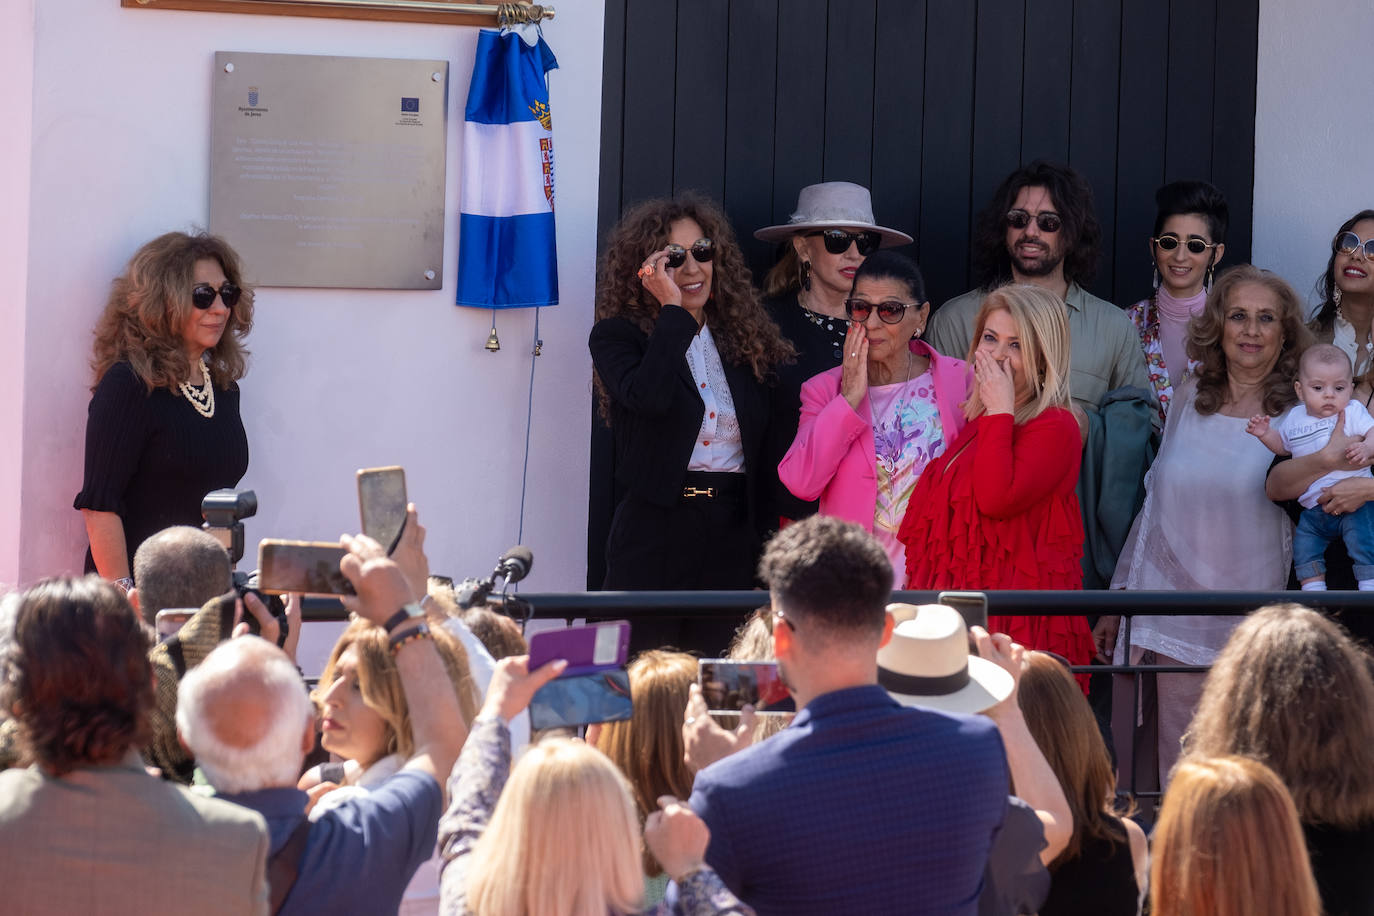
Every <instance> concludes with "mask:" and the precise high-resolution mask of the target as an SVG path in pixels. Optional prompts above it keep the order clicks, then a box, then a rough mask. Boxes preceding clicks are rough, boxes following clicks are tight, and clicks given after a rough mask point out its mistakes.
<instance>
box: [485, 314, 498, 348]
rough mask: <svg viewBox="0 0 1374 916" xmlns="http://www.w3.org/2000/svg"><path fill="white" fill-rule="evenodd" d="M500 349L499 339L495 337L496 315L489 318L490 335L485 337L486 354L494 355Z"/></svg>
mask: <svg viewBox="0 0 1374 916" xmlns="http://www.w3.org/2000/svg"><path fill="white" fill-rule="evenodd" d="M499 349H501V338H499V337H497V336H496V313H495V312H493V313H492V316H491V333H490V334H488V335H487V352H488V353H495V352H496V351H497V350H499Z"/></svg>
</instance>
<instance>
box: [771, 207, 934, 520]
mask: <svg viewBox="0 0 1374 916" xmlns="http://www.w3.org/2000/svg"><path fill="white" fill-rule="evenodd" d="M754 238H756V239H759V240H761V241H764V242H775V243H778V244H779V246H780V247H781V249H782V253H781V256H780V257H779V259H778V262H777V264H775V265H774V266H773V268H772V269H771V270H769V271H768V274H767V276H765V277H764V282H763V295H764V302H763V304H764V308H766V309H767V310H768V313H769V315H771V316H772V318H773V320H774V321H775V322H777V325H778V328H779V330H781V331H782V336H783V337H785V338H786V339H787V340H789V341H790V342H791V343H792V345H793V346H794V347H795V348H796V350H797V358H796V361H795V362H792V363H790V364H787V365H783V366H780V367H778V382H779V385H778V388H779V391H778V394H779V398H780V400H781V402H782V403H781V405H780V409H779V412H778V418H777V424H778V426H777V429H776V430H775V432H776V434H777V443H778V448H779V451H778V455H777V458H779V459H780V458H781V457H782V452H785V451H786V450H787V447H788V446H789V445H791V444H792V439H793V437H794V436H795V434H796V432H797V420H798V417H799V416H800V412H801V386H802V384H803V383H804V382H805V381H806V380H807V379H809V378H811V377H812V376H813V375H817V374H818V373H821V372H825V371H826V370H827V369H833V368H835V367H836V366H838V365H840V362H841V360H842V357H843V355H844V340H845V334H846V333H848V331H849V321H848V320H847V319H846V318H845V310H844V300H845V299H846V297H848V296H849V294H850V290H851V288H852V286H853V283H854V272H855V271H857V270H858V268H859V265H860V264H862V263H863V260H864V258H866V257H867V256H868V255H869V254H871V253H872V252H874V251H877V250H878V249H879V248H891V247H894V246H897V245H910V244H911V242H912V238H911V236H909V235H907V234H906V233H905V232H901V231H899V230H897V229H890V228H888V227H887V226H880V225H878V223H877V221H876V220H875V219H874V218H873V200H872V196H871V195H870V194H869V192H868V189H867V188H865V187H863V186H862V185H857V184H854V183H852V182H848V181H825V182H821V183H820V184H813V185H807V186H806V187H804V188H802V189H801V193H800V194H798V195H797V209H796V210H795V211H794V212H793V213H792V215H791V217H790V218H789V219H788V221H787V222H786V223H782V224H780V225H777V226H767V227H765V228H763V229H759V230H758V231H757V232H755V233H754ZM778 490H779V493H778V502H779V506H780V508H781V510H782V512H783V514H784V515H785V516H786V517H788V518H792V519H797V518H802V517H804V516H807V515H812V514H814V513H815V512H816V509H817V503H816V502H814V501H813V502H806V501H803V500H800V499H798V498H797V497H795V496H793V495H792V494H791V493H789V492H787V490H786V488H784V487H781V486H779V487H778Z"/></svg>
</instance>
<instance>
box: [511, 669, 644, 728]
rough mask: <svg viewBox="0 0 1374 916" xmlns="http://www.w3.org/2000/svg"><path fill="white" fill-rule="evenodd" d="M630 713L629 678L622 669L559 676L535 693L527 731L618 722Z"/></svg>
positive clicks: (631, 707)
mask: <svg viewBox="0 0 1374 916" xmlns="http://www.w3.org/2000/svg"><path fill="white" fill-rule="evenodd" d="M633 714H634V704H633V703H632V702H631V700H630V675H629V672H627V671H626V670H625V669H624V668H607V669H604V670H602V671H597V672H593V673H589V674H577V675H574V676H572V677H560V678H557V679H555V680H552V681H549V682H548V683H547V684H545V685H544V686H543V687H540V688H539V689H538V690H537V691H535V694H534V698H533V699H531V700H530V728H533V729H541V728H564V727H570V726H574V725H590V724H592V723H593V722H622V721H624V720H626V719H628V718H630V717H631V716H632V715H633Z"/></svg>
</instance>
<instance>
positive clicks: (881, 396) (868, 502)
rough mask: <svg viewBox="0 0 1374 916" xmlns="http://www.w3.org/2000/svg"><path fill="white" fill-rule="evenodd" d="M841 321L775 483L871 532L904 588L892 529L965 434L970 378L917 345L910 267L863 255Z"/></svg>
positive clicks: (918, 319) (916, 278)
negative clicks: (838, 340) (948, 448)
mask: <svg viewBox="0 0 1374 916" xmlns="http://www.w3.org/2000/svg"><path fill="white" fill-rule="evenodd" d="M845 311H846V314H847V315H848V317H849V319H850V321H851V326H850V329H849V332H848V333H847V334H846V336H845V341H844V347H845V350H844V357H843V361H842V363H841V365H840V366H839V367H837V368H834V369H830V370H828V371H826V372H822V373H820V374H819V375H817V376H815V377H814V378H812V379H810V380H809V381H807V382H806V384H804V385H803V386H802V389H801V419H800V422H799V425H798V427H797V436H796V439H794V440H793V442H792V447H791V448H790V449H788V451H787V454H786V456H784V457H783V459H782V461H781V463H780V464H779V465H778V477H779V479H780V480H781V481H782V482H783V484H784V485H785V486H786V487H787V488H788V490H790V491H791V492H792V494H793V495H795V496H796V497H797V498H798V499H803V500H813V499H819V500H820V511H821V512H822V513H823V514H825V515H834V516H836V517H838V518H842V519H844V520H845V521H850V522H854V523H855V524H858V525H862V526H863V527H864V528H866V529H867V530H868V531H871V532H872V533H873V534H874V535H875V536H876V537H877V538H878V540H879V541H881V542H882V544H883V546H884V547H885V548H886V550H887V554H888V557H889V558H890V559H891V560H892V569H893V575H894V581H895V582H896V583H897V587H898V588H904V587H905V583H906V551H905V548H904V547H903V546H902V544H901V542H899V541H898V540H897V529H898V527H899V526H900V525H901V522H902V518H903V516H904V515H905V514H906V510H907V501H908V500H909V499H910V498H911V493H912V490H913V489H914V488H915V487H916V482H917V480H919V479H920V477H921V472H922V471H923V470H924V469H925V467H926V465H927V464H928V463H929V462H931V461H932V460H934V459H935V458H937V457H939V456H940V455H941V454H943V452H944V450H945V443H946V442H948V441H950V440H952V439H953V438H954V437H955V436H956V435H957V434H958V433H959V431H960V430H962V429H963V427H964V423H965V417H964V412H963V409H962V407H963V403H964V401H965V400H966V399H967V397H968V391H969V381H970V374H969V370H968V366H967V364H966V363H965V362H964V361H963V360H959V359H951V358H949V357H945V356H941V355H940V354H938V353H936V352H935V350H934V349H933V348H931V347H930V346H929V345H928V344H926V343H925V342H924V341H922V340H920V336H921V334H922V332H923V331H925V326H926V321H927V320H928V319H929V318H930V303H929V302H928V301H926V293H925V281H924V280H923V279H922V277H921V271H920V269H919V268H918V267H917V266H916V264H915V262H913V261H912V260H911V259H910V258H907V257H906V256H904V255H901V254H898V253H897V252H895V251H878V252H875V253H874V254H872V255H870V256H869V257H868V259H867V260H865V261H864V262H863V264H862V265H860V267H859V269H858V271H857V272H856V273H855V275H854V285H853V287H852V289H851V292H850V295H849V297H848V298H847V299H846V300H845Z"/></svg>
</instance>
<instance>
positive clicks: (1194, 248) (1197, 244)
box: [1150, 232, 1217, 254]
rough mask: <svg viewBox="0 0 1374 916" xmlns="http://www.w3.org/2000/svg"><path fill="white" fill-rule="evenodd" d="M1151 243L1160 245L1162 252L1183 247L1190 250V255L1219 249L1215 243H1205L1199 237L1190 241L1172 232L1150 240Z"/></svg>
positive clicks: (1194, 237)
mask: <svg viewBox="0 0 1374 916" xmlns="http://www.w3.org/2000/svg"><path fill="white" fill-rule="evenodd" d="M1150 241H1152V242H1154V243H1155V244H1156V245H1158V246H1159V250H1160V251H1173V250H1174V249H1175V248H1177V247H1178V246H1179V245H1183V246H1184V247H1186V248H1187V249H1188V253H1189V254H1202V253H1203V252H1204V251H1206V250H1207V249H1208V248H1215V247H1217V246H1216V243H1215V242H1211V243H1208V242H1204V241H1203V240H1202V239H1200V238H1198V237H1197V236H1193V237H1192V238H1189V239H1181V238H1179V237H1178V236H1176V235H1174V234H1173V233H1172V232H1170V233H1168V234H1166V235H1161V236H1160V237H1159V238H1157V239H1150Z"/></svg>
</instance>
